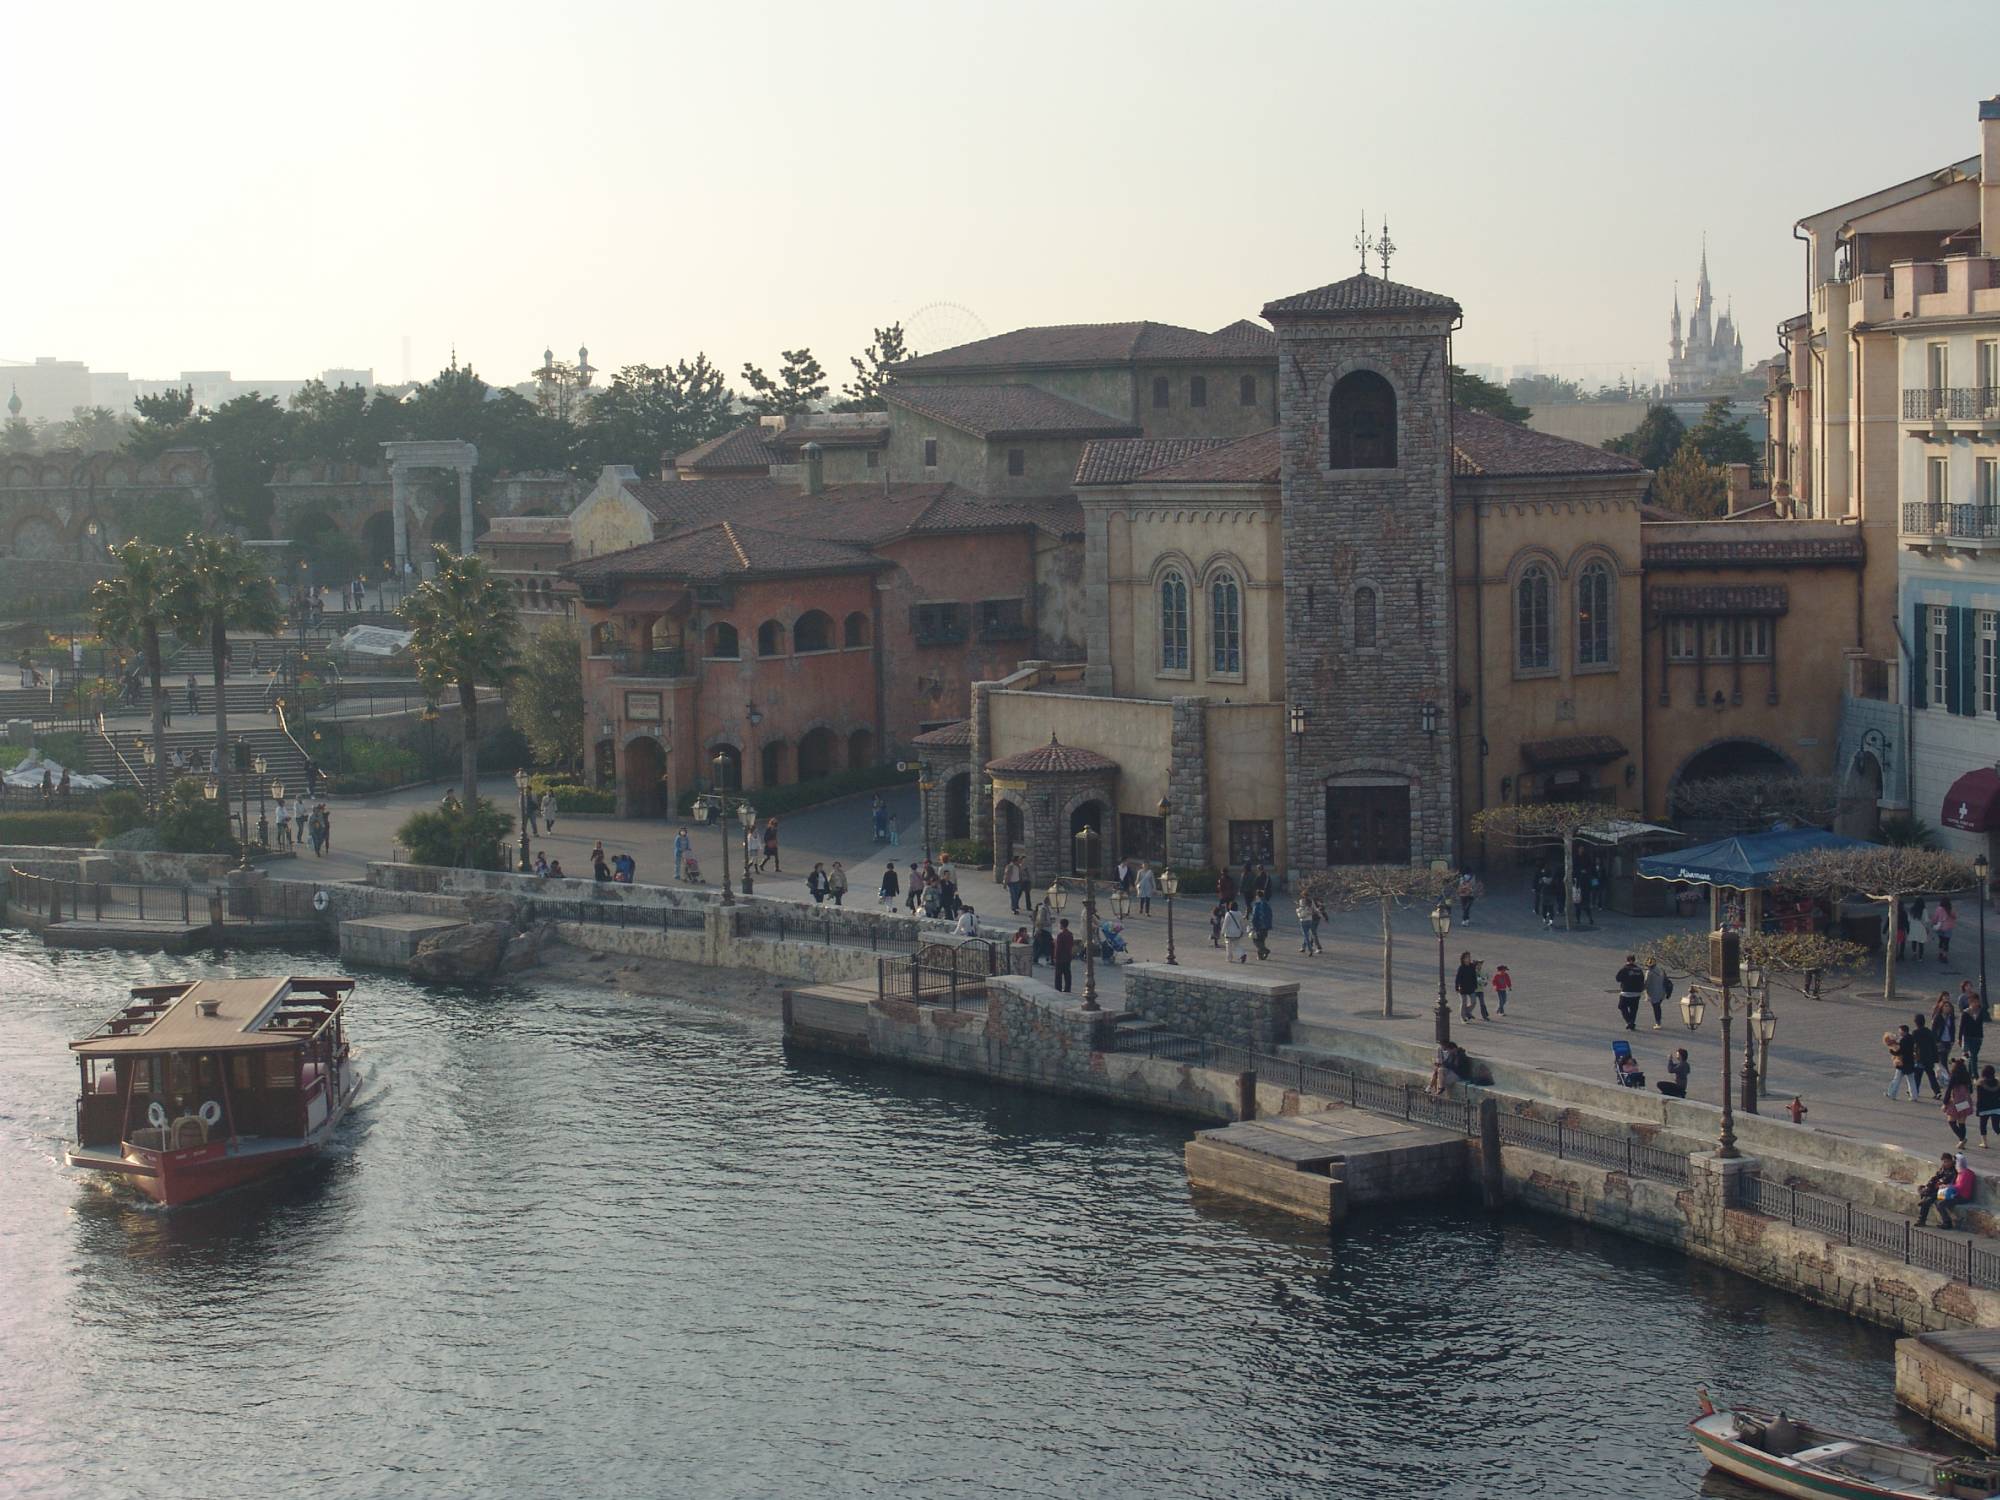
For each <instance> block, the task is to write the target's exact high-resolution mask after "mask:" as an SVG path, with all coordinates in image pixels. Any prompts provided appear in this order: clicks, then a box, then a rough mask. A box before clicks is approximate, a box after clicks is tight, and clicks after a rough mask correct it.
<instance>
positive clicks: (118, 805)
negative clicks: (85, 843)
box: [97, 792, 146, 838]
mask: <svg viewBox="0 0 2000 1500" xmlns="http://www.w3.org/2000/svg"><path fill="white" fill-rule="evenodd" d="M97 813H98V816H99V817H101V818H102V819H103V820H104V830H103V831H104V834H105V836H106V837H107V838H109V837H111V836H113V835H116V834H120V833H124V832H126V831H128V830H130V829H133V828H137V827H138V826H139V825H140V824H141V823H143V822H145V821H146V803H145V799H144V798H142V797H141V796H140V795H139V794H138V793H137V792H106V793H105V794H104V795H103V796H102V797H100V798H98V799H97Z"/></svg>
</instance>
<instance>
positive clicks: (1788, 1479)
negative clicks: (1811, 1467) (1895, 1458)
mask: <svg viewBox="0 0 2000 1500" xmlns="http://www.w3.org/2000/svg"><path fill="white" fill-rule="evenodd" d="M1694 1440H1695V1443H1696V1445H1697V1446H1699V1447H1700V1449H1701V1454H1702V1457H1703V1458H1706V1459H1707V1460H1708V1461H1709V1463H1711V1464H1712V1465H1714V1466H1715V1467H1716V1468H1718V1469H1720V1470H1722V1471H1723V1472H1724V1473H1725V1474H1730V1475H1733V1476H1735V1477H1736V1478H1738V1479H1740V1480H1742V1481H1743V1482H1744V1483H1745V1484H1750V1485H1755V1486H1756V1487H1757V1488H1758V1489H1760V1490H1768V1491H1769V1492H1770V1493H1771V1494H1774V1495H1796V1496H1803V1497H1806V1500H1812V1497H1816V1496H1817V1497H1833V1500H1883V1497H1888V1500H1896V1497H1898V1496H1901V1495H1906V1494H1907V1493H1908V1491H1905V1490H1893V1489H1885V1488H1883V1487H1882V1486H1880V1485H1873V1484H1867V1483H1861V1482H1857V1481H1854V1480H1844V1479H1837V1478H1835V1477H1834V1476H1833V1475H1831V1474H1815V1473H1811V1472H1809V1471H1806V1470H1802V1469H1797V1468H1792V1467H1790V1466H1788V1465H1785V1464H1782V1463H1779V1462H1778V1461H1776V1460H1775V1459H1773V1458H1771V1457H1770V1456H1769V1455H1766V1454H1760V1453H1755V1452H1752V1451H1750V1450H1746V1449H1745V1448H1743V1447H1742V1446H1741V1445H1739V1444H1736V1443H1730V1442H1725V1441H1724V1440H1722V1439H1720V1438H1717V1437H1714V1436H1712V1435H1711V1434H1709V1433H1706V1432H1701V1431H1696V1433H1695V1435H1694Z"/></svg>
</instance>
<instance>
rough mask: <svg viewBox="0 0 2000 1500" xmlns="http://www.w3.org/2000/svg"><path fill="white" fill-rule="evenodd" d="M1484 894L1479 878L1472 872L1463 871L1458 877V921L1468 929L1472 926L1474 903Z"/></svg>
mask: <svg viewBox="0 0 2000 1500" xmlns="http://www.w3.org/2000/svg"><path fill="white" fill-rule="evenodd" d="M1482 894H1483V892H1482V891H1481V889H1480V885H1479V877H1478V876H1476V875H1474V874H1473V873H1472V871H1470V870H1461V871H1460V872H1459V876H1458V920H1459V921H1461V922H1463V923H1464V924H1465V925H1466V926H1467V927H1470V926H1471V925H1472V903H1473V902H1475V901H1477V900H1478V899H1479V898H1480V896H1481V895H1482Z"/></svg>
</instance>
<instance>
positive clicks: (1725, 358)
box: [1667, 243, 1743, 396]
mask: <svg viewBox="0 0 2000 1500" xmlns="http://www.w3.org/2000/svg"><path fill="white" fill-rule="evenodd" d="M1673 328H1674V331H1673V337H1672V339H1670V340H1669V341H1668V346H1667V347H1668V349H1669V350H1670V354H1669V357H1668V359H1667V394H1668V395H1671V396H1698V395H1701V394H1702V393H1703V392H1705V391H1727V390H1732V389H1734V388H1735V387H1736V386H1737V385H1738V384H1740V383H1741V382H1742V379H1743V338H1742V335H1741V334H1739V333H1738V332H1737V331H1736V322H1735V318H1734V316H1733V315H1732V314H1731V313H1729V312H1727V311H1725V312H1724V313H1723V314H1722V316H1721V317H1720V318H1718V317H1716V315H1715V293H1714V292H1713V291H1712V290H1711V289H1710V287H1709V284H1708V246H1707V244H1706V243H1704V244H1703V245H1702V247H1701V272H1700V274H1699V276H1698V277H1697V278H1696V280H1695V284H1694V316H1693V317H1692V318H1690V319H1689V320H1688V331H1687V338H1686V340H1685V341H1683V340H1682V338H1681V294H1680V292H1679V290H1678V289H1677V290H1676V291H1675V292H1674V324H1673Z"/></svg>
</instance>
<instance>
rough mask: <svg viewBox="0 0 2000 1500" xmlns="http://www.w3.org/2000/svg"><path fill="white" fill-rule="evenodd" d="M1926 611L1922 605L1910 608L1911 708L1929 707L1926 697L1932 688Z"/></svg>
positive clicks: (1928, 627)
mask: <svg viewBox="0 0 2000 1500" xmlns="http://www.w3.org/2000/svg"><path fill="white" fill-rule="evenodd" d="M1925 613H1926V611H1925V609H1924V607H1923V605H1921V604H1913V605H1911V606H1910V625H1911V630H1910V707H1912V708H1924V707H1927V706H1928V705H1927V704H1926V703H1925V701H1924V695H1925V693H1926V692H1927V691H1928V690H1929V688H1930V680H1931V670H1930V662H1929V660H1928V659H1927V658H1926V655H1925V653H1926V652H1927V651H1928V650H1929V649H1930V622H1929V621H1928V620H1926V619H1925V618H1924V615H1925Z"/></svg>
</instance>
